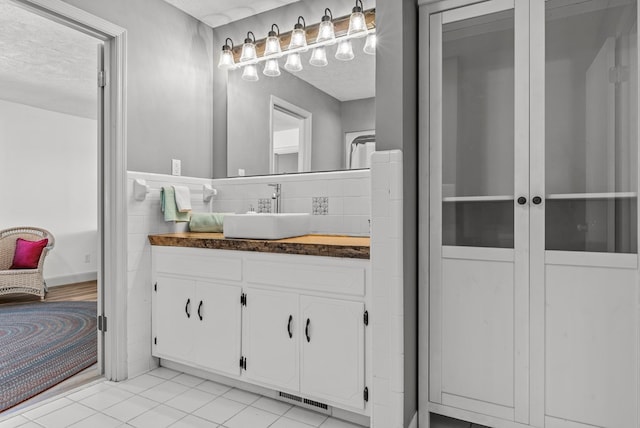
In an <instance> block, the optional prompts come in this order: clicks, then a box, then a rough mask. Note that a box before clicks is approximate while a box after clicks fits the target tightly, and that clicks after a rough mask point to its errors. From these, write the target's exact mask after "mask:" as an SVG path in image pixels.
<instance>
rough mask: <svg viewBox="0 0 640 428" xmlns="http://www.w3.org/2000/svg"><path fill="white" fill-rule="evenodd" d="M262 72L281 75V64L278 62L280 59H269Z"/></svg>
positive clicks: (272, 75)
mask: <svg viewBox="0 0 640 428" xmlns="http://www.w3.org/2000/svg"><path fill="white" fill-rule="evenodd" d="M262 74H264V75H265V76H269V77H278V76H280V65H279V64H278V60H277V59H275V58H273V59H268V60H267V62H266V63H265V64H264V70H262Z"/></svg>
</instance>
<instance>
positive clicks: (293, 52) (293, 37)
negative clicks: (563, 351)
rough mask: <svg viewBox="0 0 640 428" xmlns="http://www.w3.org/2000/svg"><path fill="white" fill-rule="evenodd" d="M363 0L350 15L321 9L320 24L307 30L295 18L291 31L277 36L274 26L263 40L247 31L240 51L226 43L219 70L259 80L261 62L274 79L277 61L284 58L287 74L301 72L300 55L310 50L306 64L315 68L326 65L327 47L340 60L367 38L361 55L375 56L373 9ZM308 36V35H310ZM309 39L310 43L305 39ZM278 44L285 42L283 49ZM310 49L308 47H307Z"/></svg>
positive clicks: (273, 25) (277, 65) (301, 19)
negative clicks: (357, 41) (359, 39)
mask: <svg viewBox="0 0 640 428" xmlns="http://www.w3.org/2000/svg"><path fill="white" fill-rule="evenodd" d="M362 2H363V0H356V6H355V7H354V8H353V10H352V13H351V14H350V15H344V16H340V17H338V18H335V19H334V18H333V13H332V12H331V10H330V9H329V8H326V9H325V10H324V15H323V16H322V19H321V21H320V22H319V23H316V24H314V25H311V26H309V27H307V24H306V22H305V19H304V17H302V16H298V21H297V22H296V24H295V25H294V27H293V30H292V31H290V32H288V33H284V34H280V28H279V27H278V25H277V24H272V25H271V30H270V31H269V32H268V35H267V37H266V38H264V39H261V40H258V41H256V38H255V35H254V34H253V32H251V31H249V32H247V38H246V39H245V40H244V43H243V45H242V48H240V46H237V47H234V46H233V41H232V40H231V39H229V38H227V39H226V40H225V45H224V46H223V47H222V54H221V56H220V61H219V63H218V67H219V68H220V69H223V70H235V69H238V68H242V69H243V70H242V79H243V80H248V81H257V80H259V76H258V71H257V64H258V63H260V62H264V63H265V64H264V68H263V69H262V73H263V74H264V75H265V76H270V77H276V76H279V75H280V74H281V72H280V66H279V63H278V58H280V57H282V56H283V55H286V56H287V60H286V63H285V65H284V68H285V69H286V70H287V71H290V72H297V71H300V70H302V58H301V57H300V53H302V52H306V51H307V50H308V49H309V48H310V47H311V48H313V51H312V53H311V58H310V60H309V64H311V65H313V66H315V67H324V66H326V65H328V61H327V46H330V45H333V44H335V43H336V42H338V46H337V48H336V52H335V57H336V58H337V59H338V60H341V61H348V60H351V59H353V58H354V53H353V46H352V44H351V39H353V38H357V37H364V36H368V37H367V40H366V42H365V46H364V52H365V53H366V54H369V55H374V54H375V51H376V48H375V45H376V37H375V33H376V28H375V15H376V10H375V8H373V9H369V10H363V4H362ZM309 35H311V36H309ZM308 36H309V37H313V38H310V39H309V41H308V40H307V37H308ZM281 41H284V42H285V43H286V42H288V47H287V48H286V49H283V48H282V43H281ZM308 43H309V44H310V45H311V46H309V44H308Z"/></svg>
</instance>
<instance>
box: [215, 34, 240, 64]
mask: <svg viewBox="0 0 640 428" xmlns="http://www.w3.org/2000/svg"><path fill="white" fill-rule="evenodd" d="M227 42H229V43H230V44H231V45H229V43H227ZM235 64H236V62H235V61H234V59H233V40H231V39H230V38H228V37H227V40H225V41H224V46H222V53H221V54H220V61H218V68H219V69H221V70H228V69H230V68H232V67H233V66H234V65H235Z"/></svg>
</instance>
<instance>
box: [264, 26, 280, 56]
mask: <svg viewBox="0 0 640 428" xmlns="http://www.w3.org/2000/svg"><path fill="white" fill-rule="evenodd" d="M273 27H276V28H278V25H276V24H273V25H272V26H271V31H269V33H268V34H267V41H266V42H265V45H264V54H263V56H269V55H278V57H280V56H281V55H282V49H281V48H280V28H278V32H277V33H276V32H275V31H273Z"/></svg>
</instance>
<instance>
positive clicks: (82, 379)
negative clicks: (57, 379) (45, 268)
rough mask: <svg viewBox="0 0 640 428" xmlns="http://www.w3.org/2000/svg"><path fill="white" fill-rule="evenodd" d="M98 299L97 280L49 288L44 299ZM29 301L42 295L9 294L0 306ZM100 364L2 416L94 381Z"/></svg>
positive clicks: (59, 300) (0, 414)
mask: <svg viewBox="0 0 640 428" xmlns="http://www.w3.org/2000/svg"><path fill="white" fill-rule="evenodd" d="M97 299H98V283H97V282H96V281H88V282H80V283H77V284H67V285H60V286H58V287H51V288H49V292H48V293H47V296H46V298H45V300H44V303H46V302H68V301H90V302H95V301H97ZM28 302H40V297H38V296H34V295H32V294H22V293H16V294H7V295H4V296H0V308H1V307H2V305H9V304H15V303H28ZM99 378H100V376H99V375H98V366H97V365H95V364H94V365H93V366H91V367H89V368H87V369H85V370H83V371H81V372H80V373H78V374H77V375H75V376H72V377H70V378H69V379H67V380H65V381H63V382H61V383H59V384H58V385H55V386H53V387H51V388H50V389H48V390H46V391H44V392H42V393H41V394H39V395H36V396H35V397H33V398H30V399H29V400H27V401H24V402H22V403H20V404H18V405H17V406H14V407H12V408H11V409H7V410H6V411H4V412H0V418H3V417H5V416H7V415H10V414H12V413H15V412H17V411H20V410H22V409H24V408H26V407H29V406H31V405H32V404H36V403H39V402H41V401H44V400H46V399H48V398H51V397H55V396H57V395H59V394H62V393H65V392H67V391H69V390H71V389H74V388H76V387H78V386H81V385H84V384H86V383H89V382H92V381H94V380H96V379H99Z"/></svg>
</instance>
